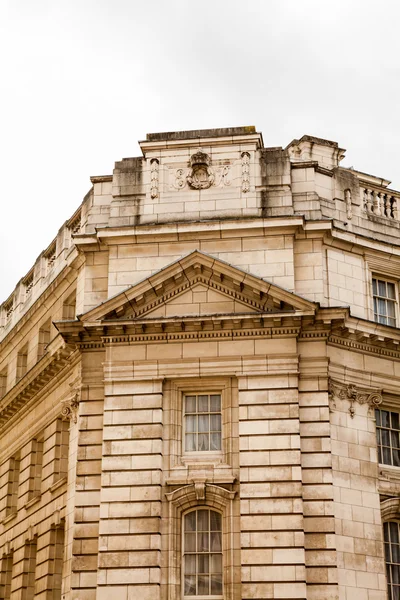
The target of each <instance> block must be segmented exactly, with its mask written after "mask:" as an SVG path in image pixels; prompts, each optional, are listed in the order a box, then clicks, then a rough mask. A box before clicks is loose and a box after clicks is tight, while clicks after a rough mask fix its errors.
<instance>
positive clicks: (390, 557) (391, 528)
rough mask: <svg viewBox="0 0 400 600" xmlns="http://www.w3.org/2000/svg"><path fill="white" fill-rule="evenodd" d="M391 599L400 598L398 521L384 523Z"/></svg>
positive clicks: (399, 538) (387, 573) (396, 599)
mask: <svg viewBox="0 0 400 600" xmlns="http://www.w3.org/2000/svg"><path fill="white" fill-rule="evenodd" d="M383 535H384V542H385V560H386V575H387V584H388V598H389V600H399V599H400V535H399V523H398V522H397V521H386V523H384V524H383Z"/></svg>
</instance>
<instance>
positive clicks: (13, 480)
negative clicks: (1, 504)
mask: <svg viewBox="0 0 400 600" xmlns="http://www.w3.org/2000/svg"><path fill="white" fill-rule="evenodd" d="M19 470H20V457H19V454H18V455H17V456H13V457H12V458H10V461H9V469H8V481H7V493H6V516H7V517H8V515H11V514H13V513H15V512H17V503H18V486H19Z"/></svg>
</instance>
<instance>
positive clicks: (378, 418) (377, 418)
mask: <svg viewBox="0 0 400 600" xmlns="http://www.w3.org/2000/svg"><path fill="white" fill-rule="evenodd" d="M375 419H376V424H377V425H378V426H379V425H380V424H381V411H380V410H379V409H377V408H376V409H375Z"/></svg>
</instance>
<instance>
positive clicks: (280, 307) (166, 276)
mask: <svg viewBox="0 0 400 600" xmlns="http://www.w3.org/2000/svg"><path fill="white" fill-rule="evenodd" d="M196 284H202V285H205V286H207V287H208V288H211V289H214V290H216V291H218V292H220V293H221V294H222V295H223V296H225V297H226V298H233V299H234V300H236V301H237V302H238V303H239V304H241V305H243V306H246V307H248V308H250V309H251V310H252V311H253V312H254V313H257V312H258V313H265V312H278V311H281V312H289V311H293V312H296V311H303V312H304V311H311V312H315V310H316V308H317V305H316V304H315V303H314V302H310V301H309V300H306V299H304V298H301V297H300V296H298V295H296V294H293V293H292V292H289V291H288V290H285V289H283V288H280V287H279V286H276V285H274V284H272V283H270V282H267V281H265V280H263V279H260V278H259V277H256V276H254V275H251V274H249V273H246V272H245V271H242V270H241V269H239V268H237V267H233V266H232V265H229V264H228V263H225V262H223V261H221V260H219V259H217V258H215V257H213V256H210V255H208V254H204V253H202V252H200V251H198V250H196V251H194V252H192V253H191V254H189V255H187V256H185V257H183V258H181V259H179V260H177V261H176V262H173V263H172V264H170V265H168V266H167V267H165V268H164V269H162V270H161V271H158V272H157V273H155V274H153V275H151V276H150V277H149V278H147V279H146V280H144V281H142V282H139V283H138V284H136V285H134V286H132V287H130V288H128V289H127V290H125V291H123V292H121V293H120V294H118V295H117V296H115V297H113V298H110V299H109V300H107V301H106V302H104V303H103V304H101V305H100V306H98V307H96V308H94V309H92V310H90V311H88V312H87V313H85V314H84V315H81V316H80V317H79V318H80V321H81V322H82V323H93V322H103V323H106V322H107V321H110V320H112V321H114V320H115V319H116V318H122V319H126V318H127V317H128V318H129V319H138V318H142V317H143V316H144V315H146V314H148V313H150V312H151V311H153V310H154V309H155V308H157V306H160V305H162V304H163V303H168V302H170V301H171V300H173V299H174V298H176V297H177V296H179V295H180V294H182V293H183V292H185V291H186V290H188V289H190V288H193V287H194V286H195V285H196Z"/></svg>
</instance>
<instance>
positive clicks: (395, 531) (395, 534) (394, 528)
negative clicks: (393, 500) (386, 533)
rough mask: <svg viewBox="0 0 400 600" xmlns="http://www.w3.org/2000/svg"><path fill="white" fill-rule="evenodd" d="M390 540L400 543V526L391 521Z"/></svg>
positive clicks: (393, 542)
mask: <svg viewBox="0 0 400 600" xmlns="http://www.w3.org/2000/svg"><path fill="white" fill-rule="evenodd" d="M389 525H390V541H391V542H392V544H398V543H399V526H398V524H397V523H396V522H394V521H390V523H389Z"/></svg>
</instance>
